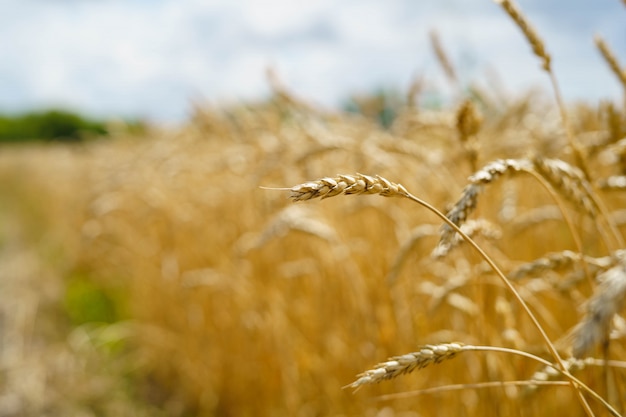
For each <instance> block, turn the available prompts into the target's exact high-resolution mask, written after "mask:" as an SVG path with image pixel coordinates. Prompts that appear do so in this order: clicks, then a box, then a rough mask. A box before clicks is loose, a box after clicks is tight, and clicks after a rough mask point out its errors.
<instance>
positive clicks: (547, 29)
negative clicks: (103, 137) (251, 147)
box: [0, 0, 626, 122]
mask: <svg viewBox="0 0 626 417" xmlns="http://www.w3.org/2000/svg"><path fill="white" fill-rule="evenodd" d="M518 3H519V5H520V7H521V8H522V9H523V10H524V12H525V13H526V15H527V16H528V17H529V18H530V20H531V21H532V23H533V25H534V26H535V27H536V28H537V30H538V32H539V33H540V34H541V36H542V37H543V38H544V40H545V41H546V44H547V46H548V50H549V52H550V53H551V54H552V56H553V60H554V70H555V71H556V73H557V76H558V79H559V81H560V84H561V87H562V89H563V91H564V95H565V97H566V99H568V100H576V99H584V100H588V101H597V100H599V99H602V98H612V99H618V98H619V97H621V93H622V91H621V87H620V85H619V84H618V82H617V81H616V79H615V77H614V76H613V75H612V74H611V73H610V72H609V70H608V69H607V67H606V65H605V63H604V62H603V61H602V58H601V57H600V55H599V54H598V52H597V51H596V49H595V47H594V45H593V41H592V39H593V35H594V34H595V33H599V34H601V35H602V36H603V37H604V38H605V39H606V40H607V42H609V44H610V45H611V46H612V48H613V49H614V51H615V52H616V54H617V55H618V57H619V58H620V60H621V62H622V64H623V65H625V66H626V7H624V5H623V4H622V2H621V1H620V0H595V1H590V0H570V1H547V0H518ZM0 10H2V13H0V111H21V110H26V109H31V108H41V107H46V106H63V107H68V108H72V109H79V110H82V111H86V112H88V113H91V114H93V115H98V116H106V117H108V116H123V117H144V118H148V119H150V120H154V121H164V122H176V121H182V120H184V119H185V117H186V116H187V115H188V114H189V112H190V108H191V105H190V103H191V101H192V100H193V101H201V102H207V103H210V104H220V103H229V102H233V101H237V100H250V99H257V98H260V97H263V96H264V95H266V94H267V92H268V86H267V81H266V76H265V70H266V69H267V68H268V67H269V66H271V67H273V68H274V69H275V70H276V72H277V73H278V74H279V76H280V78H281V79H282V80H283V82H284V83H285V84H286V85H288V86H289V87H290V89H291V90H293V91H294V92H295V93H297V94H298V95H299V96H301V97H303V98H306V99H308V100H309V101H311V102H313V103H317V104H319V105H321V106H326V107H333V106H338V105H339V104H341V103H342V102H343V101H345V99H346V98H347V97H348V96H349V95H350V94H352V93H359V92H366V91H373V90H374V89H376V88H379V87H387V88H396V89H399V90H404V89H406V88H407V86H408V85H409V83H410V81H411V80H412V79H413V78H414V77H415V76H418V75H423V76H424V77H425V78H426V80H427V81H428V82H429V84H430V85H431V86H432V88H433V89H438V90H441V91H442V92H444V93H445V91H446V88H448V86H447V84H446V82H445V79H444V77H443V74H442V73H441V70H440V68H439V67H438V64H437V63H436V61H435V59H434V57H433V53H432V51H431V47H430V44H429V40H428V39H429V38H428V33H429V31H430V30H433V29H434V30H437V31H438V33H439V36H440V38H441V40H442V42H443V44H444V46H445V47H446V49H447V51H448V53H449V55H450V57H451V58H452V60H453V62H454V63H455V65H456V67H457V71H458V72H459V74H460V76H461V79H462V80H463V81H464V82H465V83H467V82H469V81H478V82H480V83H482V84H483V85H486V86H489V85H490V84H491V83H494V82H495V80H496V79H497V80H498V83H500V84H502V86H503V88H504V89H505V90H506V91H507V92H509V93H510V94H518V93H521V92H523V91H524V90H526V89H527V88H529V87H531V86H536V87H539V88H544V89H546V90H547V89H548V87H549V86H548V84H547V77H546V76H545V74H544V73H542V72H541V70H540V69H539V61H538V60H537V59H536V58H535V57H534V56H533V55H532V53H531V51H530V47H529V46H528V44H527V43H526V41H525V40H524V38H523V36H522V34H521V32H520V31H519V29H518V28H517V27H515V26H514V25H513V23H512V22H511V21H510V19H509V18H508V17H507V16H506V15H505V14H504V13H503V12H502V10H501V9H500V7H499V6H498V5H497V4H495V3H493V2H492V1H491V0H421V1H415V0H386V1H384V2H383V1H380V0H342V1H333V0H309V1H307V2H293V1H287V0H268V1H260V0H231V1H226V0H0Z"/></svg>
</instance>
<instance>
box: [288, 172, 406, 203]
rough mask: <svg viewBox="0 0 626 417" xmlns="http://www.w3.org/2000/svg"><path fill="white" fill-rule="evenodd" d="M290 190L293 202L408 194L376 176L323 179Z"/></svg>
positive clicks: (401, 188)
mask: <svg viewBox="0 0 626 417" xmlns="http://www.w3.org/2000/svg"><path fill="white" fill-rule="evenodd" d="M290 190H291V195H290V198H291V199H292V200H293V201H303V200H310V199H313V198H318V197H319V198H321V199H324V198H329V197H334V196H336V195H340V194H346V195H347V194H379V195H382V196H383V197H406V196H408V194H409V193H408V191H407V190H406V189H405V188H404V186H402V185H401V184H396V183H393V182H391V181H388V180H386V179H385V178H382V177H380V176H378V175H377V176H375V177H371V176H369V175H363V174H356V175H338V176H337V177H335V178H330V177H325V178H321V179H319V180H316V181H311V182H306V183H304V184H299V185H296V186H294V187H292V188H291V189H290Z"/></svg>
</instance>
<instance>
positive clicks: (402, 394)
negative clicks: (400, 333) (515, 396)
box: [376, 380, 570, 401]
mask: <svg viewBox="0 0 626 417" xmlns="http://www.w3.org/2000/svg"><path fill="white" fill-rule="evenodd" d="M535 385H550V386H569V385H570V383H569V381H528V380H523V381H490V382H476V383H472V384H451V385H443V386H440V387H432V388H425V389H420V390H415V391H405V392H398V393H395V394H385V395H380V396H378V397H376V399H377V400H380V401H389V400H397V399H402V398H411V397H415V396H418V395H427V394H438V393H440V392H447V391H461V390H467V389H482V388H503V387H518V386H535Z"/></svg>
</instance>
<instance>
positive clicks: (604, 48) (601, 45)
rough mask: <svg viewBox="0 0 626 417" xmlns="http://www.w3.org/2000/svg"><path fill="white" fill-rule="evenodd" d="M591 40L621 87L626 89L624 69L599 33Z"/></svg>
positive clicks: (625, 71) (625, 72)
mask: <svg viewBox="0 0 626 417" xmlns="http://www.w3.org/2000/svg"><path fill="white" fill-rule="evenodd" d="M593 40H594V42H595V43H596V46H597V47H598V49H599V50H600V53H601V54H602V57H603V58H604V60H605V61H606V62H607V64H609V67H610V68H611V71H613V74H615V76H616V77H617V79H618V80H619V82H620V84H622V87H624V90H626V70H624V69H622V66H621V65H620V63H619V61H618V60H617V57H616V56H615V54H614V53H613V51H612V50H611V48H610V47H609V45H608V44H607V43H606V42H605V41H604V39H602V37H601V36H600V35H596V36H595V37H594V38H593Z"/></svg>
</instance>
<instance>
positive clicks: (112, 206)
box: [0, 1, 626, 417]
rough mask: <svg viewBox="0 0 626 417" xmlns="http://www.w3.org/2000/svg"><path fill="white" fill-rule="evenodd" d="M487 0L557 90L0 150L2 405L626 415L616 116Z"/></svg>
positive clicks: (253, 109)
mask: <svg viewBox="0 0 626 417" xmlns="http://www.w3.org/2000/svg"><path fill="white" fill-rule="evenodd" d="M501 3H502V5H503V8H504V9H505V11H506V12H507V13H508V14H509V16H510V17H511V18H512V24H516V25H518V26H519V27H520V29H521V36H522V35H523V36H526V37H527V39H528V40H529V44H530V45H531V47H532V51H533V52H534V54H535V55H537V57H538V58H539V59H540V64H541V68H539V69H538V71H544V72H545V73H546V76H547V77H550V78H551V80H552V82H553V86H554V91H552V92H547V93H543V94H542V93H532V92H529V93H528V94H526V95H524V96H521V97H509V96H505V95H502V94H501V93H498V92H494V91H489V90H486V89H481V88H479V87H477V86H472V88H471V89H468V90H467V91H469V92H462V91H460V92H459V97H458V99H457V100H456V101H455V102H453V103H451V104H450V105H449V106H448V107H446V108H444V109H437V110H433V109H427V108H424V107H421V106H420V105H419V98H420V91H421V90H420V85H419V83H416V84H415V86H414V88H412V89H411V91H409V92H407V98H406V99H405V100H404V101H403V102H402V104H401V105H398V106H397V107H396V108H394V112H395V117H394V119H393V121H392V123H391V124H390V125H389V126H385V127H383V126H381V124H380V123H378V122H377V121H376V120H375V118H374V117H369V116H368V115H367V112H365V111H364V112H363V114H347V113H342V112H338V111H328V110H324V109H320V108H317V107H315V106H313V105H311V104H309V103H307V102H306V100H303V99H301V98H298V96H297V86H296V87H295V88H294V90H295V92H294V91H291V90H290V89H287V88H285V87H283V86H281V85H279V84H278V83H276V82H274V84H273V86H274V94H273V96H272V98H271V99H269V100H267V101H264V102H258V103H247V104H239V105H231V106H227V107H226V106H225V107H223V108H215V107H210V106H203V105H198V106H196V108H195V111H194V114H193V116H192V117H191V118H190V120H189V122H188V123H186V124H185V126H183V127H181V128H177V129H164V128H154V129H153V130H151V131H149V132H147V133H146V134H145V135H142V136H140V137H138V136H136V135H134V134H131V133H129V132H126V131H125V130H124V129H123V128H120V129H119V131H118V132H117V133H115V134H114V135H113V137H112V138H111V139H110V140H106V141H104V140H103V141H94V142H88V143H84V144H74V145H71V146H69V145H32V146H14V147H10V146H5V147H3V148H2V149H0V201H2V204H0V301H1V302H0V416H22V415H24V416H26V415H28V416H31V415H32V416H35V415H37V416H48V415H49V416H53V415H74V416H113V415H115V416H125V415H128V416H192V415H193V416H196V415H197V416H302V417H308V416H322V415H323V416H371V417H374V416H376V417H387V416H389V417H391V416H402V417H413V416H415V417H417V416H426V415H428V416H431V415H433V416H434V415H445V416H448V415H455V416H465V415H467V416H477V415H480V416H503V415H506V416H536V415H564V414H567V415H597V416H603V415H619V414H621V413H624V411H625V410H626V397H625V395H626V369H624V368H625V367H626V344H625V339H624V337H625V334H626V322H625V321H624V318H623V317H622V313H623V311H622V307H623V301H624V293H625V292H626V254H625V252H624V249H626V247H625V246H624V227H625V226H626V212H625V211H624V208H623V207H624V205H625V203H626V194H625V192H624V189H626V112H625V110H624V106H623V103H612V102H610V101H605V102H601V103H599V104H585V103H563V101H562V100H561V98H560V92H559V86H558V84H557V82H556V81H557V80H556V78H555V77H554V75H553V73H552V71H551V65H552V57H551V56H550V55H549V54H548V52H547V51H548V50H549V48H548V47H549V45H548V46H546V45H543V43H542V41H541V37H540V36H539V35H538V34H536V33H535V32H534V29H532V26H531V25H530V23H528V22H526V21H525V18H524V16H523V15H522V14H521V12H520V11H519V10H518V9H517V8H516V6H515V5H514V4H512V3H511V2H509V1H503V2H501ZM432 40H433V46H434V47H435V51H436V52H437V56H438V57H439V59H440V61H441V63H442V65H443V66H444V67H446V66H447V67H448V71H449V72H450V73H452V74H454V68H452V64H451V63H450V62H448V61H447V59H446V58H445V52H444V51H443V50H442V49H441V48H442V47H441V45H440V44H439V41H438V39H437V37H436V35H433V37H432ZM596 44H597V45H598V49H599V53H601V54H602V56H604V57H605V59H606V60H607V73H611V71H612V72H613V74H614V75H616V76H617V77H616V78H617V81H616V85H620V84H619V83H620V82H621V85H622V86H623V87H624V88H625V93H626V84H624V78H623V76H624V73H625V70H624V69H623V66H620V64H619V62H618V58H617V57H615V55H614V54H613V52H611V50H610V47H609V46H608V45H607V44H606V43H605V42H604V41H603V40H602V38H600V37H598V38H597V39H596ZM529 59H534V58H533V57H532V56H529ZM620 74H621V77H622V78H620ZM555 98H556V100H555ZM365 104H368V105H370V107H372V109H373V110H372V112H373V113H374V114H378V113H379V112H380V111H381V110H382V109H381V108H380V106H381V104H380V103H377V102H369V103H365ZM377 106H378V107H377ZM357 194H359V195H357ZM330 197H334V198H330ZM383 197H389V198H383ZM308 200H310V201H308ZM416 203H418V204H416Z"/></svg>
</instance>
